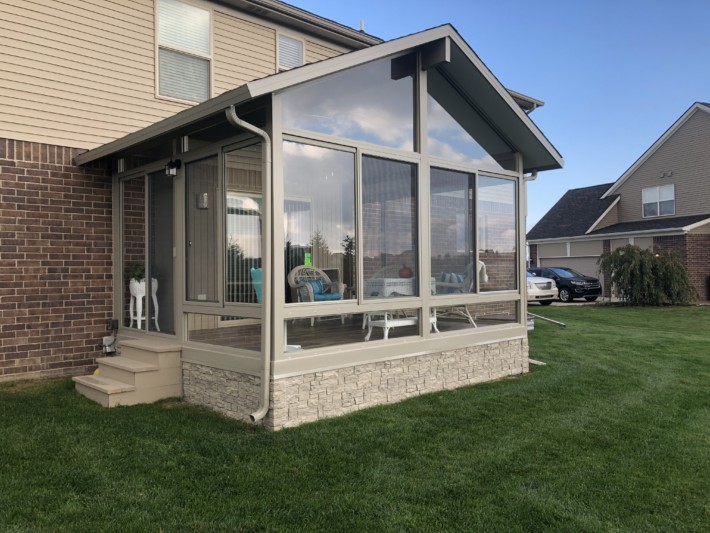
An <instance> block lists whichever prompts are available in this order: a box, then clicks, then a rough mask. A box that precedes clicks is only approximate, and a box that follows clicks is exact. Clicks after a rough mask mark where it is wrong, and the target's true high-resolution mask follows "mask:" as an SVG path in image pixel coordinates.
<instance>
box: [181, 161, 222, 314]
mask: <svg viewBox="0 0 710 533" xmlns="http://www.w3.org/2000/svg"><path fill="white" fill-rule="evenodd" d="M185 181H186V183H185V218H186V224H185V231H186V235H185V241H186V242H185V249H186V250H187V257H186V262H187V264H186V269H185V272H186V282H187V287H186V288H187V299H188V300H193V301H195V300H196V301H210V302H216V301H218V300H219V292H218V288H219V285H220V284H219V282H218V281H219V280H218V275H219V270H218V266H219V252H218V250H219V249H218V244H217V228H218V223H219V219H218V209H217V202H218V201H221V199H218V196H217V192H218V172H217V156H213V157H210V158H207V159H203V160H201V161H195V162H194V163H188V164H187V165H185Z"/></svg>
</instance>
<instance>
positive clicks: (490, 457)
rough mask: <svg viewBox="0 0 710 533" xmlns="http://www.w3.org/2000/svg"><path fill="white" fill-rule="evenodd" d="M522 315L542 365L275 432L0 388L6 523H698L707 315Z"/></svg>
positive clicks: (704, 498)
mask: <svg viewBox="0 0 710 533" xmlns="http://www.w3.org/2000/svg"><path fill="white" fill-rule="evenodd" d="M530 310H531V311H532V312H534V313H537V314H541V315H544V316H549V317H551V318H554V319H557V320H562V321H563V322H566V323H567V328H564V329H563V328H559V327H558V326H554V325H552V324H548V323H544V322H541V321H536V325H535V330H534V331H533V332H531V335H530V346H531V357H533V358H534V359H538V360H541V361H544V362H546V363H547V366H544V367H533V369H532V371H531V373H530V374H528V375H526V376H521V377H517V378H513V379H507V380H503V381H499V382H496V383H488V384H483V385H478V386H475V387H468V388H465V389H460V390H456V391H449V392H442V393H437V394H432V395H428V396H425V397H422V398H417V399H414V400H409V401H406V402H403V403H400V404H397V405H391V406H383V407H378V408H374V409H369V410H366V411H363V412H360V413H355V414H353V415H349V416H346V417H343V418H339V419H332V420H326V421H323V422H318V423H315V424H310V425H306V426H302V427H300V428H295V429H290V430H285V431H281V432H279V433H267V432H264V431H262V430H260V429H257V428H254V427H251V426H248V425H245V424H241V423H238V422H234V421H232V420H228V419H224V418H222V417H220V416H218V415H215V414H212V413H210V412H207V411H204V410H201V409H197V408H195V407H192V406H188V405H185V404H181V403H178V402H164V403H161V404H157V405H149V406H138V407H129V408H117V409H111V410H107V409H102V408H101V407H99V406H97V405H95V404H93V403H91V402H90V401H89V400H86V399H85V398H83V397H80V396H78V395H77V394H76V393H75V392H74V390H73V385H72V383H71V382H70V381H68V380H56V381H49V382H41V383H28V382H24V383H16V384H9V383H5V384H0V531H33V532H34V531H72V532H74V531H87V532H97V531H150V532H153V531H264V530H268V531H368V532H371V531H427V532H429V531H444V530H449V531H453V530H459V531H505V532H510V531H574V532H578V531H643V532H648V531H659V532H660V531H662V532H669V531H673V532H675V531H699V532H700V531H703V532H707V531H710V308H707V307H705V308H699V307H692V308H691V307H688V308H677V309H633V308H631V309H629V308H619V307H604V306H576V307H575V306H572V307H559V308H557V307H551V308H543V307H534V308H533V307H530Z"/></svg>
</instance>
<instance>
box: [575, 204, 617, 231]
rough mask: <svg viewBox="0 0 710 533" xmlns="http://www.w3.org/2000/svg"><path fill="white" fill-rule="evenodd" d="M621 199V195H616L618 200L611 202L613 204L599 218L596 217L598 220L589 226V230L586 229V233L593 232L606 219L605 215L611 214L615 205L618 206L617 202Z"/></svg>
mask: <svg viewBox="0 0 710 533" xmlns="http://www.w3.org/2000/svg"><path fill="white" fill-rule="evenodd" d="M620 200H621V196H617V197H616V200H614V201H613V202H612V203H611V205H610V206H609V207H607V208H606V211H604V212H603V213H602V214H601V216H600V217H599V218H598V219H596V220H595V221H594V224H592V225H591V226H589V229H588V230H587V231H585V232H584V234H585V235H586V234H588V233H591V232H592V231H594V228H596V227H597V224H599V223H600V222H601V221H602V220H604V217H605V216H607V215H608V214H609V212H610V211H611V210H612V209H613V208H614V207H616V204H618V203H619V201H620Z"/></svg>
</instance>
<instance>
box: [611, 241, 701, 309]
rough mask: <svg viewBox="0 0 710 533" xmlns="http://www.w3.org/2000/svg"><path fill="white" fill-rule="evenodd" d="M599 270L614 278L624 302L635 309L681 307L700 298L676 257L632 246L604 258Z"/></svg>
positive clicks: (685, 270)
mask: <svg viewBox="0 0 710 533" xmlns="http://www.w3.org/2000/svg"><path fill="white" fill-rule="evenodd" d="M599 267H600V270H601V271H602V272H604V273H605V274H606V275H607V276H610V278H611V282H612V283H613V284H614V285H616V288H617V290H618V291H619V295H620V298H621V300H622V301H623V302H625V303H628V304H631V305H679V304H688V303H691V302H692V301H693V300H694V299H695V298H696V293H695V289H694V288H693V286H692V285H691V284H690V280H689V279H688V271H687V269H686V268H685V265H683V263H682V262H681V261H680V259H678V257H677V256H676V255H675V254H673V253H667V254H666V253H653V252H651V251H650V250H642V249H641V248H639V247H638V246H632V245H630V244H629V245H626V246H623V247H621V248H618V249H616V250H614V251H613V252H606V253H604V254H602V256H601V257H600V259H599Z"/></svg>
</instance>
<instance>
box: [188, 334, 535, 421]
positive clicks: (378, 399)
mask: <svg viewBox="0 0 710 533" xmlns="http://www.w3.org/2000/svg"><path fill="white" fill-rule="evenodd" d="M528 370H529V366H528V344H527V340H526V339H515V340H508V341H502V342H497V343H492V344H484V345H477V346H470V347H467V348H460V349H457V350H449V351H444V352H436V353H430V354H424V355H416V356H412V357H405V358H400V359H394V360H390V361H382V362H377V363H367V364H362V365H356V366H351V367H345V368H339V369H335V370H326V371H322V372H312V373H307V374H303V375H300V376H292V377H288V378H282V379H277V380H275V381H274V382H273V383H272V384H271V405H270V407H271V408H270V410H269V413H268V414H267V415H266V418H265V419H264V421H263V423H264V426H265V427H266V428H268V429H271V430H279V429H282V428H285V427H292V426H298V425H300V424H303V423H306V422H313V421H316V420H320V419H322V418H328V417H332V416H340V415H344V414H346V413H350V412H352V411H357V410H359V409H364V408H367V407H373V406H375V405H381V404H389V403H396V402H399V401H401V400H405V399H407V398H412V397H414V396H419V395H421V394H427V393H430V392H437V391H441V390H445V389H456V388H458V387H463V386H466V385H472V384H475V383H482V382H485V381H492V380H496V379H500V378H503V377H506V376H513V375H516V374H523V373H526V372H528ZM259 384H260V379H259V378H258V377H254V376H248V375H245V374H240V373H238V372H230V371H226V370H220V369H216V368H210V367H206V366H203V365H196V364H193V363H184V364H183V388H184V394H185V400H186V401H188V402H191V403H196V404H200V405H204V406H206V407H209V408H211V409H214V410H215V411H217V412H220V413H222V414H224V415H226V416H229V417H232V418H236V419H239V420H248V419H249V414H250V413H252V412H254V411H255V410H256V409H257V407H258V398H259Z"/></svg>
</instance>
